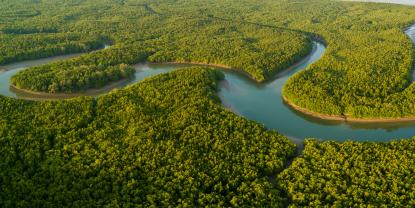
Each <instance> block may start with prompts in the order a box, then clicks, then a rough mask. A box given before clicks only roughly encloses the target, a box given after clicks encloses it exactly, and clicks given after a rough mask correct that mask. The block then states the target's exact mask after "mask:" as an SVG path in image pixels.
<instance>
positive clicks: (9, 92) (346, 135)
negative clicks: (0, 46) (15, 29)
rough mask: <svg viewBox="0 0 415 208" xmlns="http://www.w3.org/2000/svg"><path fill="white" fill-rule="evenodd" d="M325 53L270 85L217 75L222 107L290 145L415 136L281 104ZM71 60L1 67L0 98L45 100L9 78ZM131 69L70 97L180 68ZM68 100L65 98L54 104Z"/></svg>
mask: <svg viewBox="0 0 415 208" xmlns="http://www.w3.org/2000/svg"><path fill="white" fill-rule="evenodd" d="M406 33H407V34H408V35H409V36H410V37H411V39H412V40H414V41H415V25H413V26H412V27H410V28H409V29H407V30H406ZM324 51H325V46H324V45H323V44H321V43H318V42H314V50H313V51H312V53H311V54H310V55H309V56H308V57H307V58H305V59H304V60H303V61H302V62H301V63H299V64H297V65H296V66H294V67H292V68H291V69H290V70H288V71H286V72H285V73H283V74H281V75H280V76H278V77H276V78H275V79H274V80H272V81H270V82H267V83H262V84H258V83H256V82H254V81H252V80H251V79H249V78H247V77H246V76H244V75H242V74H241V73H237V72H233V71H229V70H222V71H223V73H224V74H225V80H224V81H222V82H221V83H220V85H219V86H220V90H219V92H218V94H219V97H220V98H221V100H222V103H223V105H224V106H225V107H227V108H229V109H230V110H232V111H233V112H235V113H236V114H239V115H241V116H243V117H245V118H248V119H250V120H254V121H257V122H259V123H262V124H264V125H265V126H266V127H267V128H268V129H273V130H276V131H278V132H280V133H282V134H284V135H286V136H288V137H290V138H291V139H293V140H294V141H295V142H300V141H302V140H303V139H305V138H319V139H330V140H338V141H343V140H355V141H388V140H391V139H399V138H410V137H412V136H415V122H389V123H349V122H344V121H327V120H322V119H318V118H315V117H312V116H308V115H305V114H303V113H300V112H298V111H295V110H293V109H292V108H291V107H289V106H288V105H286V104H285V103H284V101H283V100H282V96H281V91H282V87H283V86H284V84H285V82H286V81H287V79H288V78H289V77H290V76H291V75H292V74H294V73H296V72H298V71H300V70H303V69H305V68H306V67H307V66H309V65H310V64H312V63H314V62H315V61H317V60H318V59H320V57H321V56H322V55H323V53H324ZM76 55H77V54H75V55H69V56H58V57H54V58H47V59H40V60H36V61H25V62H20V63H16V64H10V65H6V66H2V67H0V94H2V95H5V96H8V97H14V98H23V99H35V100H38V99H45V98H46V99H50V98H47V97H44V96H36V95H30V94H25V93H21V92H18V91H14V90H13V89H12V88H10V83H9V80H10V77H12V76H13V75H14V74H16V73H17V72H19V71H21V70H23V69H25V68H27V67H30V66H36V65H41V64H45V63H49V62H52V61H56V60H63V59H67V58H71V57H74V56H76ZM187 66H188V65H187ZM134 67H135V68H136V73H135V77H134V78H132V79H131V80H128V81H125V82H120V83H118V84H115V85H112V86H111V87H107V88H103V89H100V90H93V91H91V92H88V93H86V94H75V95H72V96H80V95H90V96H99V95H102V94H105V93H107V92H108V91H110V90H112V89H115V88H122V87H124V86H126V85H129V84H133V83H136V82H139V81H141V80H143V79H144V78H146V77H151V76H154V75H157V74H161V73H165V72H168V71H171V70H174V69H176V68H179V67H183V65H172V64H147V63H145V64H137V65H135V66H134ZM1 69H3V71H1ZM72 96H64V97H60V98H58V99H62V98H68V97H72Z"/></svg>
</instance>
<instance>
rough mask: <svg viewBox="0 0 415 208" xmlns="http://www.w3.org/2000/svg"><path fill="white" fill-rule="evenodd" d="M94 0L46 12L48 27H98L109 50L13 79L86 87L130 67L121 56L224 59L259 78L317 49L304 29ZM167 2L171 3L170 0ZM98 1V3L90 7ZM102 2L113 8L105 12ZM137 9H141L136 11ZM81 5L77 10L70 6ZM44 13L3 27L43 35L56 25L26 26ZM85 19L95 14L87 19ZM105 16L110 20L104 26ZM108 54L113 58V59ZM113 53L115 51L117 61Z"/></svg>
mask: <svg viewBox="0 0 415 208" xmlns="http://www.w3.org/2000/svg"><path fill="white" fill-rule="evenodd" d="M88 2H89V1H86V2H82V3H80V4H79V5H82V7H80V8H78V7H76V10H74V11H73V10H72V9H69V10H68V11H64V14H66V15H70V16H71V18H69V20H68V18H64V19H61V18H60V16H61V15H62V14H55V13H54V12H52V13H49V12H48V18H51V17H52V19H55V18H57V20H56V21H57V22H59V24H56V25H54V26H50V28H55V30H56V31H55V32H57V31H59V32H61V33H59V34H68V35H69V34H72V33H77V34H78V33H79V34H91V35H94V34H100V36H101V37H105V38H102V39H108V41H110V42H113V43H114V46H112V47H110V48H108V49H106V52H97V53H93V54H88V55H84V56H82V57H81V58H79V59H75V60H68V61H60V62H58V63H53V64H48V65H45V66H40V67H35V68H31V69H28V70H26V71H23V72H21V73H19V74H17V75H16V76H14V78H13V80H12V83H13V84H14V85H16V86H17V87H19V88H23V89H28V90H32V91H42V92H52V93H53V92H76V91H82V90H86V89H90V88H96V87H100V86H102V85H103V84H107V83H108V82H111V81H115V80H120V79H123V78H126V77H128V76H129V75H131V74H132V73H124V72H123V70H122V69H120V67H119V66H118V65H119V64H132V63H136V62H139V61H145V60H148V61H152V62H197V63H204V64H213V65H220V66H226V67H230V68H234V69H238V70H241V71H244V72H247V74H248V75H249V76H251V77H252V78H253V79H255V80H257V81H264V80H266V79H268V78H270V77H271V76H273V75H275V74H276V73H277V72H279V71H281V70H283V69H286V68H287V67H288V66H290V65H292V64H294V63H295V62H296V61H298V60H299V59H301V58H302V57H304V56H306V54H308V53H309V52H310V50H311V42H310V40H309V39H308V37H307V36H306V35H305V34H304V33H302V32H297V31H290V30H285V29H280V28H272V27H264V26H259V25H255V24H244V23H236V22H232V21H228V20H223V19H218V18H215V17H213V16H209V15H208V16H206V15H200V14H198V11H192V12H191V13H190V14H188V15H179V14H180V13H174V14H172V13H170V12H169V11H164V12H163V13H162V12H157V11H155V10H154V9H152V7H151V6H150V5H149V4H133V3H127V4H124V5H119V4H117V3H116V2H112V3H109V2H107V3H105V4H101V3H98V4H97V5H92V4H91V5H90V4H88ZM91 2H94V1H91ZM164 3H165V4H169V2H168V1H166V2H164ZM41 5H43V4H41ZM41 5H36V6H35V8H39V9H41V10H42V6H41ZM186 6H187V7H188V6H189V5H186ZM52 7H60V5H57V4H56V5H52ZM71 8H72V7H71ZM92 8H94V9H95V10H96V11H92ZM47 9H48V10H50V9H51V8H47ZM100 9H104V10H105V11H106V12H107V13H106V14H104V16H102V15H101V12H100ZM42 11H43V10H42ZM133 11H135V12H136V13H137V14H134V15H133V14H132V12H133ZM75 12H76V14H72V13H75ZM98 12H99V14H98ZM164 13H165V14H164ZM85 14H86V15H85ZM42 16H43V12H42V15H40V16H36V18H28V19H26V20H25V21H23V22H19V23H14V24H13V25H11V26H10V25H7V26H6V27H5V28H4V29H3V31H4V32H5V33H8V36H10V37H14V36H18V35H17V34H21V33H25V36H29V37H32V36H35V35H37V36H39V35H41V36H44V35H45V34H43V33H41V32H45V31H47V32H49V33H53V32H54V30H47V29H42V28H41V29H39V28H36V29H30V27H28V25H32V24H34V23H33V21H35V22H37V21H39V20H38V18H42ZM86 19H88V20H94V21H89V22H85V20H86ZM103 20H108V22H105V23H104V26H101V25H100V24H102V21H103ZM52 22H53V21H52ZM35 25H36V24H35ZM27 28H29V29H27ZM28 33H30V34H28ZM31 33H34V34H31ZM53 34H55V33H53ZM86 37H87V36H86ZM86 37H85V38H86ZM212 37H214V38H212ZM5 44H7V42H5ZM42 44H43V45H42V46H40V47H45V46H48V47H49V45H51V46H50V47H57V46H56V44H54V43H48V42H42ZM120 51H122V53H121V54H120ZM63 52H70V51H69V50H64V51H63ZM124 53H125V54H124ZM56 54H59V53H56ZM136 54H140V55H136ZM134 56H137V57H134ZM108 57H110V60H107V58H108ZM112 57H116V59H115V61H113V60H114V59H113V58H112ZM138 57H139V58H138ZM12 58H13V57H12ZM15 59H16V58H15ZM80 60H81V61H80ZM120 74H121V75H122V76H120ZM124 75H125V76H124Z"/></svg>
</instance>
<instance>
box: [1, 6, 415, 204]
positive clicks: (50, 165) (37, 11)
mask: <svg viewBox="0 0 415 208" xmlns="http://www.w3.org/2000/svg"><path fill="white" fill-rule="evenodd" d="M414 21H415V8H412V7H405V6H399V5H383V4H367V3H356V2H339V1H331V0H299V1H287V0H265V1H252V0H242V1H241V0H229V1H218V0H208V1H199V0H192V1H187V0H186V1H182V0H152V1H150V0H103V1H98V0H43V1H32V0H15V1H11V0H3V1H1V3H0V41H1V44H0V48H1V50H0V63H1V64H5V63H10V62H15V61H20V60H28V59H36V58H40V57H48V56H52V55H60V54H67V53H78V52H90V53H87V54H84V55H82V56H79V57H76V58H73V59H68V60H64V61H58V62H55V63H50V64H47V65H43V66H38V67H33V68H29V69H27V70H23V71H21V72H20V73H18V74H17V75H16V76H15V77H13V78H12V80H11V81H12V84H13V85H15V86H16V87H18V88H22V89H27V90H32V91H41V92H50V93H58V92H65V93H72V92H77V91H85V90H88V89H91V88H98V87H102V86H105V85H106V84H108V83H110V82H114V81H118V80H123V79H128V78H130V77H131V76H133V74H134V73H133V72H134V71H133V70H134V69H133V68H132V67H131V66H130V65H131V64H134V63H137V62H143V61H150V62H196V63H205V64H211V65H217V66H221V67H226V68H232V69H235V70H239V71H241V72H244V73H246V75H247V76H250V77H251V78H253V79H254V80H256V81H259V82H261V81H266V80H268V79H271V78H272V77H273V76H274V75H275V74H276V73H278V72H280V71H282V70H284V69H285V68H287V67H288V66H290V65H292V64H294V63H295V62H297V61H299V60H301V59H302V58H303V57H305V56H306V55H307V54H308V53H309V52H310V51H311V50H312V44H311V40H318V41H321V42H323V43H325V44H326V45H327V50H326V52H325V54H324V56H323V57H322V59H321V60H320V61H318V62H317V63H316V64H313V65H311V67H310V68H308V69H306V70H304V71H301V72H299V73H298V74H296V75H294V76H293V77H291V78H290V80H289V82H288V83H287V85H286V86H285V88H284V96H285V98H286V99H287V100H288V101H289V102H292V103H293V104H295V105H298V106H300V107H303V108H306V109H307V110H309V111H312V112H317V113H322V114H326V115H346V116H350V117H355V118H386V117H387V118H396V117H415V108H414V103H415V97H414V96H415V95H414V91H413V90H414V85H413V84H412V80H411V72H412V65H413V63H414V50H413V46H412V43H411V41H410V40H409V38H408V37H407V36H406V35H405V34H404V32H403V31H404V29H405V28H406V27H407V26H409V25H411V24H412V23H413V22H414ZM104 45H111V46H110V47H108V48H106V49H102V48H103V46H104ZM97 49H102V50H97ZM0 68H1V67H0ZM221 79H223V74H221V73H220V72H219V71H217V70H215V69H212V68H207V67H191V68H186V69H180V70H177V71H174V72H171V73H168V74H163V75H158V76H156V77H153V78H149V79H146V80H144V81H142V82H140V83H138V84H135V85H132V86H129V87H127V88H125V89H122V90H117V91H113V92H111V93H109V94H107V95H104V96H101V97H99V98H89V97H82V98H76V99H70V100H62V101H42V102H33V101H25V100H17V99H12V98H7V97H3V96H0V112H1V113H0V207H102V206H105V207H169V206H170V207H172V206H173V207H174V206H179V207H201V206H212V207H216V206H217V207H284V206H291V207H304V206H309V207H319V206H338V207H353V206H355V207H360V206H361V207H370V206H372V207H382V206H383V207H392V206H398V207H412V206H415V205H414V200H415V186H414V177H413V174H414V173H413V172H414V168H415V165H414V164H413V161H414V159H415V158H414V154H415V150H414V149H413V146H414V143H413V139H409V140H397V141H393V142H389V143H374V142H367V143H358V142H345V143H338V142H320V141H318V140H307V141H306V142H305V144H304V145H305V148H304V150H303V152H302V153H300V154H301V155H300V156H299V157H297V158H295V159H294V161H293V162H292V163H289V162H288V161H289V159H290V158H292V157H293V156H294V155H295V154H296V145H295V144H294V143H293V142H291V141H290V140H289V139H288V138H287V137H285V136H283V135H281V134H279V133H278V132H275V131H269V130H267V129H266V128H265V127H264V126H262V125H260V124H257V123H255V122H252V121H248V120H247V119H245V118H242V117H240V116H237V115H235V114H234V113H232V112H231V111H229V110H226V109H224V108H223V107H222V106H221V103H220V100H219V98H218V97H217V95H216V90H217V85H218V82H219V81H220V80H221ZM288 165H289V166H288ZM287 166H288V167H287ZM284 169H285V170H284Z"/></svg>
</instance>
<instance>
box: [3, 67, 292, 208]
mask: <svg viewBox="0 0 415 208" xmlns="http://www.w3.org/2000/svg"><path fill="white" fill-rule="evenodd" d="M222 78H223V75H222V74H221V73H220V72H218V71H215V70H212V69H208V68H190V69H184V70H177V71H175V72H172V73H168V74H164V75H159V76H156V77H154V78H150V79H146V80H145V81H143V82H141V83H139V84H137V85H133V86H131V87H128V88H126V89H123V90H119V91H114V92H112V93H110V94H108V95H105V96H102V97H100V98H98V99H96V100H95V99H92V98H79V99H73V100H68V101H45V102H33V101H24V100H13V99H10V98H5V97H1V98H0V111H1V112H2V114H1V115H0V138H1V140H0V146H1V148H0V149H1V151H0V158H1V160H0V190H1V191H0V206H1V207H62V206H70V207H73V206H75V207H95V206H108V207H114V206H117V205H118V206H120V205H121V206H137V205H141V206H143V207H149V206H182V207H195V206H221V207H229V206H234V207H236V206H253V207H258V206H282V205H283V204H285V203H286V202H287V200H286V198H285V197H284V194H283V192H282V191H280V190H279V189H278V187H276V186H274V185H273V184H272V182H271V181H270V180H269V177H270V176H272V175H273V174H275V173H277V172H280V171H281V170H282V169H283V167H284V164H285V163H286V160H287V157H289V156H291V155H293V154H294V152H295V145H294V144H293V143H291V142H290V141H289V140H288V139H287V138H286V137H284V136H282V135H280V134H278V133H277V132H269V131H266V130H265V129H264V127H263V126H261V125H259V124H256V123H254V122H252V121H248V120H246V119H244V118H242V117H239V116H235V115H234V114H233V113H232V112H230V111H228V110H225V109H223V108H222V107H221V105H220V101H219V99H218V98H217V97H216V95H215V90H216V89H217V83H218V80H220V79H222Z"/></svg>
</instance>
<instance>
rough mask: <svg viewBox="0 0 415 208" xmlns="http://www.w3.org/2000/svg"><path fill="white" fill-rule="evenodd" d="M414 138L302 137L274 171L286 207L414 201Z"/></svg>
mask: <svg viewBox="0 0 415 208" xmlns="http://www.w3.org/2000/svg"><path fill="white" fill-rule="evenodd" d="M414 167H415V139H410V140H401V141H392V142H389V143H374V142H372V143H359V142H345V143H336V142H317V141H316V140H308V141H306V142H305V149H304V152H303V156H301V157H298V158H296V159H295V160H294V162H293V163H292V165H291V166H290V167H289V168H288V169H286V170H284V171H283V172H282V173H281V174H280V175H279V180H280V181H281V184H282V185H283V187H284V189H285V190H286V191H287V192H288V194H289V197H290V201H291V202H292V203H291V205H290V206H291V207H306V206H308V207H321V206H329V207H331V206H334V207H414V206H415V181H414V174H415V169H414Z"/></svg>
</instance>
